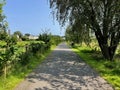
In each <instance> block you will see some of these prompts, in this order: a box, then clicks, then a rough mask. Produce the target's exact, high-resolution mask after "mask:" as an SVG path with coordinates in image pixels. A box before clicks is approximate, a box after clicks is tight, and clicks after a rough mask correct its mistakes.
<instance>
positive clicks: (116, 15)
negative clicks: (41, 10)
mask: <svg viewBox="0 0 120 90" xmlns="http://www.w3.org/2000/svg"><path fill="white" fill-rule="evenodd" d="M50 8H52V9H53V12H54V13H56V17H57V20H58V21H59V22H60V24H61V25H64V24H65V22H66V21H67V20H69V22H70V23H71V24H74V22H75V20H76V19H79V20H80V21H82V24H86V25H87V26H88V27H89V28H91V30H93V31H94V33H95V36H96V38H97V41H98V43H99V46H100V49H101V52H102V54H103V56H104V58H105V59H107V60H113V57H114V54H115V51H116V48H117V46H118V43H119V39H120V0H50Z"/></svg>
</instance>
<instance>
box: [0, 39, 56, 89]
mask: <svg viewBox="0 0 120 90" xmlns="http://www.w3.org/2000/svg"><path fill="white" fill-rule="evenodd" d="M5 44H6V43H5V42H1V43H0V45H1V51H4V48H3V47H2V46H4V45H5ZM54 46H55V45H49V44H45V43H44V42H42V41H21V42H18V43H17V44H15V45H14V54H11V55H13V56H11V57H12V58H8V60H7V61H6V62H7V66H6V69H4V62H5V61H4V60H5V58H2V57H4V56H5V55H6V54H3V55H4V56H1V60H0V61H1V63H0V64H1V66H0V71H1V72H0V90H13V88H15V86H16V85H17V84H18V83H20V82H21V81H22V80H24V78H25V77H26V76H27V75H28V74H29V73H30V72H31V71H32V70H33V69H34V68H35V67H37V66H38V65H39V64H40V63H41V62H42V61H43V60H44V58H45V57H46V56H47V55H48V54H49V53H50V51H51V50H52V48H53V47H54ZM1 53H2V52H1ZM7 54H8V53H7ZM1 55H2V54H1ZM6 57H7V55H6ZM2 60H3V61H2ZM2 62H3V63H2ZM4 70H5V71H6V73H4ZM5 74H6V75H5Z"/></svg>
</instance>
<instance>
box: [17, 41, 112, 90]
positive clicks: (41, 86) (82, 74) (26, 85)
mask: <svg viewBox="0 0 120 90" xmlns="http://www.w3.org/2000/svg"><path fill="white" fill-rule="evenodd" d="M15 90H114V89H113V88H112V87H111V86H110V85H109V84H108V83H107V82H106V81H105V80H104V79H102V78H101V77H100V76H99V75H98V74H97V73H96V72H95V71H94V70H92V69H91V68H90V67H89V66H88V65H86V64H85V63H84V62H83V61H82V60H81V59H80V58H79V57H78V56H77V55H76V54H75V53H73V52H72V51H71V49H70V48H68V47H67V46H66V44H65V43H62V44H60V45H59V46H58V47H57V48H56V49H55V50H54V51H53V52H52V53H51V54H50V55H49V56H48V58H47V59H46V60H45V61H44V62H43V63H42V64H41V65H39V66H38V67H37V68H36V69H35V70H34V71H33V73H31V74H30V75H29V76H28V77H27V78H26V79H25V81H23V82H22V83H21V84H19V85H18V86H17V87H16V89H15Z"/></svg>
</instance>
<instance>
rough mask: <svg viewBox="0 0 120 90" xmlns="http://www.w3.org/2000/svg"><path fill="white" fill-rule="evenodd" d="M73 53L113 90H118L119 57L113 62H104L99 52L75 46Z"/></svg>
mask: <svg viewBox="0 0 120 90" xmlns="http://www.w3.org/2000/svg"><path fill="white" fill-rule="evenodd" d="M73 51H74V52H76V53H77V54H78V55H79V56H80V57H81V58H82V59H83V60H84V61H85V62H86V63H87V64H89V65H90V66H91V67H92V68H93V69H94V70H96V71H97V72H98V73H99V74H100V75H101V76H102V77H103V78H104V79H105V80H107V81H108V83H110V84H111V85H112V86H113V87H114V88H115V90H120V60H119V57H115V59H114V62H111V61H108V60H105V59H104V58H103V57H102V54H101V52H100V51H99V50H95V49H93V47H92V48H90V47H87V46H75V47H74V48H73ZM116 56H119V55H116Z"/></svg>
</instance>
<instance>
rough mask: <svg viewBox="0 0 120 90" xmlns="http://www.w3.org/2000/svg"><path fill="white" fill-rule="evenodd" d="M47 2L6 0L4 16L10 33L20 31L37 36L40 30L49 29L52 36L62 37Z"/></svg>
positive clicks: (41, 0) (61, 31)
mask: <svg viewBox="0 0 120 90" xmlns="http://www.w3.org/2000/svg"><path fill="white" fill-rule="evenodd" d="M47 1H49V0H6V2H7V3H6V5H5V6H4V8H3V9H4V14H5V15H6V16H7V21H8V23H9V28H10V30H11V33H13V32H15V31H21V32H22V33H23V34H25V33H30V34H32V35H39V34H40V33H42V30H46V29H50V31H49V32H51V33H52V34H54V35H61V36H62V35H64V29H63V28H62V29H61V28H60V26H59V24H58V22H57V21H55V20H53V16H52V14H51V13H50V12H51V9H50V8H49V2H47Z"/></svg>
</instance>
